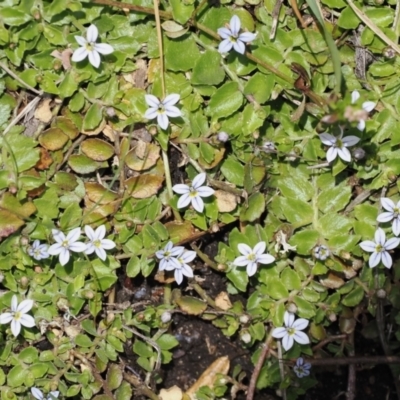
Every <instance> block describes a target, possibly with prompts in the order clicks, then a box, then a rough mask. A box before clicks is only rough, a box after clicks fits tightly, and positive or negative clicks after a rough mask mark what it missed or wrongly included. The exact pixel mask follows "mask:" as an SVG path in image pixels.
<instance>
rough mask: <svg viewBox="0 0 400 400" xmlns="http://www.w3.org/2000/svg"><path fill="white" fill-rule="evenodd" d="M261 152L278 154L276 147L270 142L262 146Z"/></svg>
mask: <svg viewBox="0 0 400 400" xmlns="http://www.w3.org/2000/svg"><path fill="white" fill-rule="evenodd" d="M261 150H262V151H265V152H266V153H275V152H276V148H275V145H274V144H273V143H272V142H270V141H266V142H264V143H263V144H262V145H261Z"/></svg>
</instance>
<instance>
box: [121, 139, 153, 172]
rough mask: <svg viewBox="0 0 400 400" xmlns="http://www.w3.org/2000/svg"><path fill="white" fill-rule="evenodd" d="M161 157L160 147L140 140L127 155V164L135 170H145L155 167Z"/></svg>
mask: <svg viewBox="0 0 400 400" xmlns="http://www.w3.org/2000/svg"><path fill="white" fill-rule="evenodd" d="M159 158H160V148H159V147H158V146H157V145H156V144H153V143H146V142H144V141H143V140H139V141H138V143H137V146H136V147H135V148H134V149H132V150H131V151H129V153H128V154H127V155H126V157H125V163H126V165H127V166H128V167H129V168H130V169H132V170H134V171H144V170H146V169H149V168H151V167H153V166H154V165H155V164H156V163H157V160H158V159H159Z"/></svg>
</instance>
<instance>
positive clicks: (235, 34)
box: [218, 15, 256, 54]
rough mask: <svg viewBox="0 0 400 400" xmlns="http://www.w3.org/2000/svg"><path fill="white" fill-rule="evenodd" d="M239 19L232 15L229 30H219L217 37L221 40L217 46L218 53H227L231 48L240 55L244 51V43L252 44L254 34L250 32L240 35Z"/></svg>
mask: <svg viewBox="0 0 400 400" xmlns="http://www.w3.org/2000/svg"><path fill="white" fill-rule="evenodd" d="M239 32H240V19H239V17H238V16H237V15H234V16H233V17H232V18H231V20H230V22H229V28H219V29H218V35H219V36H221V38H222V39H223V40H222V42H221V43H220V44H219V46H218V51H219V52H220V53H227V52H228V51H230V50H231V49H232V47H233V48H234V49H235V50H236V51H237V52H238V53H240V54H244V52H245V51H246V46H245V43H248V42H252V41H253V40H254V39H255V38H256V34H254V33H250V32H243V33H240V34H239Z"/></svg>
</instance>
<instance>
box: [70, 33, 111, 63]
mask: <svg viewBox="0 0 400 400" xmlns="http://www.w3.org/2000/svg"><path fill="white" fill-rule="evenodd" d="M98 36H99V31H98V29H97V28H96V26H95V25H90V26H89V28H88V30H87V32H86V39H85V38H84V37H83V36H75V39H76V41H77V42H78V43H79V45H80V46H81V47H79V48H78V49H77V50H75V51H74V54H73V55H72V61H75V62H78V61H82V60H84V59H85V58H86V57H89V62H90V64H92V65H93V66H94V67H95V68H99V66H100V62H101V59H100V54H104V55H107V54H111V53H112V52H113V51H114V49H113V48H112V46H111V45H109V44H106V43H96V40H97V37H98ZM99 53H100V54H99Z"/></svg>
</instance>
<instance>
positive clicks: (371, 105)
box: [362, 101, 376, 112]
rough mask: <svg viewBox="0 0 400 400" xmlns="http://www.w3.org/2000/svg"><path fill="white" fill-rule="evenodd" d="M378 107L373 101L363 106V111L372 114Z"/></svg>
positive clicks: (366, 102)
mask: <svg viewBox="0 0 400 400" xmlns="http://www.w3.org/2000/svg"><path fill="white" fill-rule="evenodd" d="M375 106H376V103H375V102H373V101H365V102H364V103H363V104H362V108H363V110H365V111H367V112H371V111H372V110H373V109H374V108H375Z"/></svg>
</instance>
